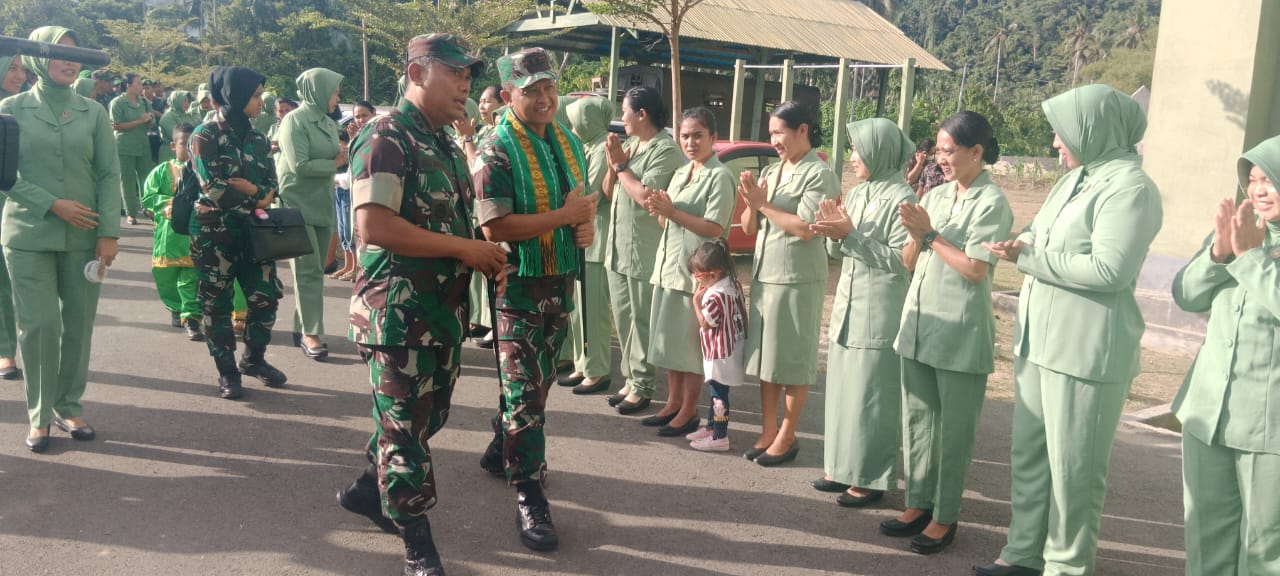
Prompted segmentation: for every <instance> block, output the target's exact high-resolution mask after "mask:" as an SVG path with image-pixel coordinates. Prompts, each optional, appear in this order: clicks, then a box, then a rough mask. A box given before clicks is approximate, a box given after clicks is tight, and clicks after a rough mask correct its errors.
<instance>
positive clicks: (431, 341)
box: [349, 100, 474, 347]
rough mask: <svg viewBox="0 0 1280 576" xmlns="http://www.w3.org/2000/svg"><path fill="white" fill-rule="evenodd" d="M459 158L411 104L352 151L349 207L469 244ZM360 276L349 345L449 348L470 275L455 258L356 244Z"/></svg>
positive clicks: (466, 183) (460, 328)
mask: <svg viewBox="0 0 1280 576" xmlns="http://www.w3.org/2000/svg"><path fill="white" fill-rule="evenodd" d="M473 196H474V194H473V193H472V191H471V179H470V177H469V173H468V171H467V160H466V154H464V153H463V152H462V151H461V150H459V149H458V147H457V146H456V145H455V144H454V143H453V140H452V139H450V138H449V135H448V134H447V133H446V132H445V131H444V130H443V129H436V128H433V127H432V126H431V123H430V122H429V121H428V120H427V118H426V116H424V115H423V114H422V112H421V111H419V110H418V109H417V107H416V106H414V105H413V104H411V103H409V102H407V101H404V100H401V101H400V105H399V107H398V109H397V110H396V111H395V112H392V113H390V114H385V115H382V116H378V117H377V118H375V119H373V120H371V121H369V123H368V124H367V125H366V126H365V127H364V128H363V129H362V130H361V131H360V134H359V135H357V136H356V139H355V141H354V142H352V143H351V207H352V209H353V210H356V209H359V208H360V207H361V206H363V205H365V204H377V205H380V206H385V207H387V208H390V209H391V210H394V211H395V212H396V213H398V214H399V215H400V217H401V218H404V219H405V220H408V221H409V222H411V223H413V224H414V225H415V226H418V227H419V228H423V229H425V230H429V231H431V232H436V233H438V234H448V235H452V236H458V237H461V238H472V237H473V230H472V228H471V214H470V208H469V207H470V204H471V202H472V201H473ZM356 259H357V261H358V262H359V264H360V274H359V276H358V277H357V278H356V285H355V289H354V292H353V293H352V295H351V330H350V334H349V336H350V338H351V340H352V341H354V342H356V343H358V344H365V345H371V346H413V347H419V346H456V345H458V344H461V343H462V339H463V336H464V333H465V332H466V330H465V328H466V326H467V318H468V316H469V314H470V312H469V304H470V302H469V299H468V288H469V286H470V283H471V269H470V268H468V267H467V266H466V265H464V264H463V263H462V262H461V261H459V260H457V259H454V258H410V257H406V256H400V255H398V254H395V253H392V252H389V251H387V250H386V249H384V248H382V247H379V246H370V245H368V244H365V243H364V241H363V240H361V239H360V238H359V236H358V235H357V237H356Z"/></svg>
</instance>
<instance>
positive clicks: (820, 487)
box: [809, 478, 852, 492]
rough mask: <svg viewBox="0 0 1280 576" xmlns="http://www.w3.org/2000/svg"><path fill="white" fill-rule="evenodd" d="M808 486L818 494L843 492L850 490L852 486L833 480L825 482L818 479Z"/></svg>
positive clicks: (823, 479)
mask: <svg viewBox="0 0 1280 576" xmlns="http://www.w3.org/2000/svg"><path fill="white" fill-rule="evenodd" d="M809 484H810V485H812V486H813V488H814V489H815V490H817V491H819V492H844V491H845V490H848V489H850V488H852V486H850V485H848V484H841V483H839V482H836V481H835V480H827V479H826V478H819V479H817V480H814V481H813V482H810V483H809Z"/></svg>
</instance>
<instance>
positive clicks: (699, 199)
mask: <svg viewBox="0 0 1280 576" xmlns="http://www.w3.org/2000/svg"><path fill="white" fill-rule="evenodd" d="M715 142H716V117H715V114H712V112H711V111H710V110H708V109H706V108H703V107H697V108H691V109H689V110H686V111H685V112H684V115H683V116H681V120H680V147H681V149H683V150H684V155H685V157H686V158H688V159H689V163H687V164H685V165H684V166H681V167H680V169H678V170H676V173H675V175H674V176H673V177H672V178H671V185H670V186H669V187H668V189H667V191H665V192H664V191H661V190H659V191H656V192H654V193H653V194H650V195H649V202H648V205H649V212H650V213H651V214H654V215H656V216H658V222H659V224H660V225H662V226H663V230H662V236H661V237H660V238H659V240H658V252H657V260H656V262H655V263H654V266H653V276H652V277H650V278H649V281H650V283H652V284H653V312H652V313H651V314H650V316H649V326H650V332H649V357H650V358H651V359H653V365H654V366H657V367H659V368H664V369H666V371H667V405H666V406H664V407H663V408H662V410H660V411H658V413H657V414H655V415H653V416H650V417H648V418H645V419H644V420H642V421H641V423H642V424H644V425H645V426H661V428H658V435H659V436H684V435H686V434H690V433H692V432H693V431H695V430H697V429H698V396H699V395H701V394H702V384H703V382H704V379H703V370H702V344H701V339H700V337H699V335H698V320H697V314H695V313H694V308H695V306H694V303H693V293H694V291H695V290H696V289H697V284H696V283H695V282H694V280H693V276H692V275H691V274H690V272H689V257H690V256H692V255H693V253H694V251H696V250H697V249H698V247H699V246H701V245H702V243H703V242H706V241H707V240H715V239H718V238H727V237H728V235H729V222H730V221H732V220H733V206H734V202H735V201H736V200H737V195H736V190H737V187H736V186H735V184H736V183H737V179H736V178H735V177H734V175H733V173H731V172H730V171H729V169H728V168H726V167H725V165H724V164H721V163H720V159H719V158H717V157H716V154H715V150H714V149H713V146H714V145H715Z"/></svg>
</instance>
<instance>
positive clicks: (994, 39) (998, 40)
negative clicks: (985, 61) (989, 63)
mask: <svg viewBox="0 0 1280 576" xmlns="http://www.w3.org/2000/svg"><path fill="white" fill-rule="evenodd" d="M1017 27H1018V24H1017V23H1016V22H1010V21H1008V19H1006V18H1005V16H1004V12H1003V11H1002V12H1000V14H999V18H997V19H996V23H995V25H994V26H992V28H991V29H990V30H989V32H990V33H991V36H990V37H989V38H988V39H987V44H986V46H985V47H984V48H983V52H984V53H986V54H990V53H991V51H992V50H994V51H995V53H996V86H995V95H994V96H992V98H991V101H992V102H999V101H1000V66H1001V64H1003V62H1004V49H1005V45H1007V44H1008V43H1009V37H1010V36H1011V35H1012V34H1013V31H1014V30H1015V29H1016V28H1017Z"/></svg>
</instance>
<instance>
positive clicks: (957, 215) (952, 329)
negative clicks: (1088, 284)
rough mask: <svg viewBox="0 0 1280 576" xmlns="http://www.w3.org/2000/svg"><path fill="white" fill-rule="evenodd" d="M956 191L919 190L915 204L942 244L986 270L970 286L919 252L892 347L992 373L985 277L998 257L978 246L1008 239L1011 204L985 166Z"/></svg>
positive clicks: (942, 364) (951, 366)
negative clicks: (961, 194)
mask: <svg viewBox="0 0 1280 576" xmlns="http://www.w3.org/2000/svg"><path fill="white" fill-rule="evenodd" d="M956 188H957V184H956V183H955V182H947V183H946V184H943V185H942V186H938V187H937V188H934V189H933V190H930V191H929V193H928V194H925V196H924V200H923V201H922V202H921V203H920V205H921V207H923V208H924V209H925V210H926V211H927V212H928V213H929V221H930V222H931V223H932V224H933V228H934V229H935V230H937V231H938V234H940V235H941V236H942V237H943V238H946V239H947V242H950V243H951V244H952V245H953V246H955V247H957V248H959V249H961V250H963V251H964V253H965V255H967V256H968V257H969V258H972V259H974V260H981V261H983V262H987V263H989V264H991V268H990V270H988V271H987V276H986V277H985V278H983V279H982V282H980V283H978V284H974V283H972V282H970V281H968V280H965V279H964V277H963V276H961V275H960V273H959V272H956V271H955V270H954V269H952V268H951V267H950V266H948V265H947V263H946V262H944V261H943V260H942V258H939V257H938V256H937V254H936V253H934V252H933V251H932V250H923V251H921V252H920V256H919V258H917V259H916V268H915V273H914V274H913V275H912V277H911V285H910V286H909V287H908V288H907V301H906V304H905V305H904V306H903V309H902V326H901V328H899V330H898V339H897V341H895V342H894V345H893V348H894V350H896V351H897V352H898V355H899V356H902V357H903V358H907V359H911V360H915V361H916V362H920V363H921V364H928V365H929V366H932V367H934V368H939V369H942V370H950V371H952V372H964V373H968V374H990V373H992V372H993V371H995V339H996V325H995V324H996V323H995V316H994V315H993V312H992V309H991V279H992V277H994V276H995V272H996V261H997V260H996V256H995V254H992V253H991V252H990V251H988V250H987V249H986V248H983V246H982V243H983V242H1003V241H1005V240H1007V239H1008V238H1009V228H1012V227H1013V209H1012V208H1010V206H1009V201H1008V200H1007V199H1005V197H1004V192H1001V191H1000V187H999V186H996V184H995V182H992V180H991V174H990V173H989V172H986V171H985V170H984V171H983V172H982V174H981V175H979V176H978V178H977V179H976V180H974V181H973V184H972V185H971V186H970V187H969V190H968V192H967V193H966V194H965V195H964V198H962V199H960V200H959V201H957V200H956Z"/></svg>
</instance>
